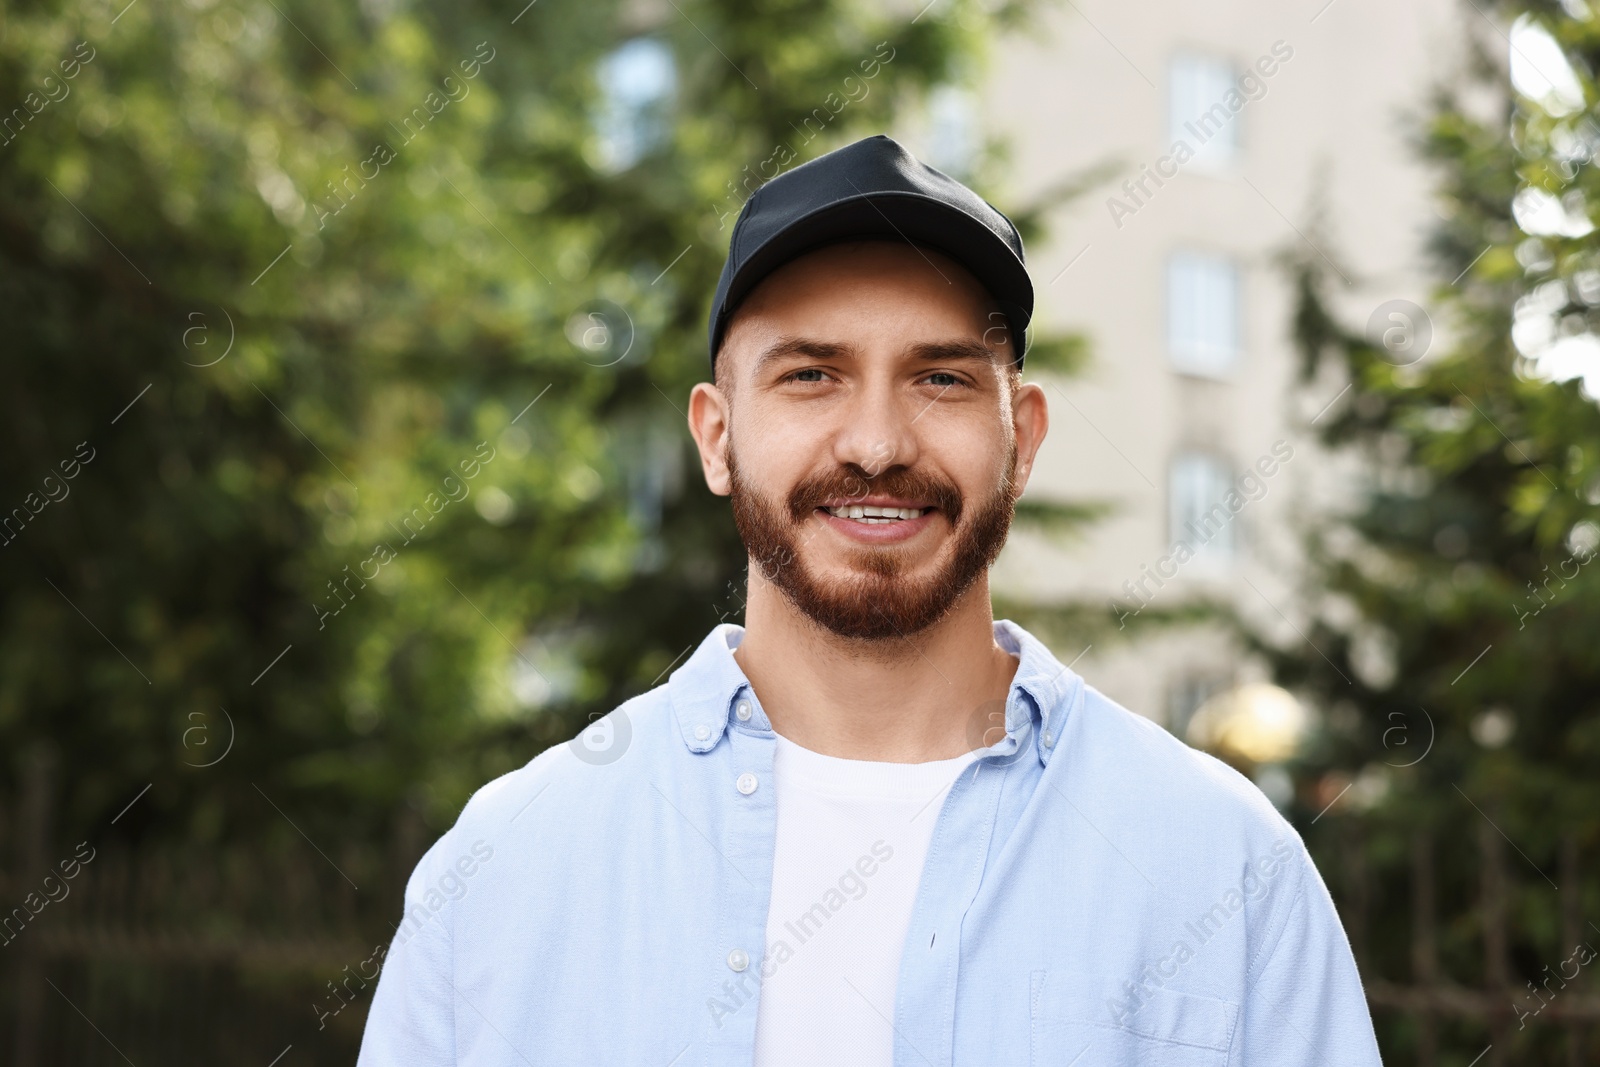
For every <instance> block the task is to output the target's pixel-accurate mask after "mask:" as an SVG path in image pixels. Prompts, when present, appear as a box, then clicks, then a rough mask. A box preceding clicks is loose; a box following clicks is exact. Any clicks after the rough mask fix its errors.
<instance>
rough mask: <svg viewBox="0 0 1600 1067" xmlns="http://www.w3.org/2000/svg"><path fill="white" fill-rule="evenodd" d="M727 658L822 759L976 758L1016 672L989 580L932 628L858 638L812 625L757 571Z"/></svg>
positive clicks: (770, 711) (771, 713) (775, 723)
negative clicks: (998, 632) (1000, 634)
mask: <svg viewBox="0 0 1600 1067" xmlns="http://www.w3.org/2000/svg"><path fill="white" fill-rule="evenodd" d="M734 657H735V659H737V660H738V662H739V666H740V667H741V668H742V669H743V670H744V673H745V677H747V678H749V679H750V685H751V687H752V688H753V689H754V690H755V692H756V696H757V697H759V698H760V700H761V706H762V708H763V709H764V710H765V711H766V713H767V717H768V718H769V719H770V720H771V721H772V727H773V729H774V730H776V731H777V732H778V733H779V734H781V735H782V736H784V737H786V738H788V739H789V740H790V741H793V742H794V743H795V744H797V745H800V746H801V747H802V748H808V749H811V750H812V751H813V752H820V753H822V754H823V755H827V756H838V757H842V758H844V759H859V760H875V761H879V762H884V763H923V762H927V761H929V760H938V759H953V758H955V757H956V756H960V755H962V754H963V753H966V752H970V751H972V749H973V748H974V747H976V746H977V745H979V744H981V743H983V742H980V741H978V740H977V739H978V738H979V737H981V735H982V733H983V731H984V730H985V729H987V728H988V727H990V726H993V725H995V724H996V723H998V722H999V721H1000V719H999V718H994V717H990V715H989V713H990V711H991V710H994V709H993V708H991V707H990V705H994V704H995V702H999V706H1003V705H1004V701H1005V699H1006V696H1007V694H1008V693H1009V692H1010V688H1011V680H1012V678H1013V677H1014V676H1015V675H1016V671H1017V666H1018V661H1017V659H1016V657H1014V656H1012V655H1011V654H1009V653H1008V652H1006V651H1005V650H1004V649H1002V648H1001V647H1000V646H999V645H997V644H996V643H995V640H994V615H993V609H992V608H991V607H990V604H989V578H988V575H987V574H984V575H981V576H980V577H979V579H978V580H977V581H975V582H974V583H973V584H972V588H970V589H968V590H967V591H966V593H964V594H963V595H962V596H961V598H960V599H959V600H958V601H957V602H956V603H955V605H954V606H953V607H952V609H951V610H950V612H949V613H948V614H946V615H945V617H944V618H942V619H940V620H939V621H938V622H936V623H934V624H933V625H932V626H930V627H928V628H927V629H925V630H923V631H921V632H919V633H915V634H909V635H907V636H904V637H891V638H889V639H887V640H884V641H864V640H859V639H855V638H847V637H840V636H839V635H837V634H834V633H832V632H830V631H827V630H824V629H823V628H821V627H820V626H818V625H816V624H815V623H814V622H812V621H811V620H810V619H809V618H808V617H806V616H805V615H803V614H801V613H800V611H799V610H798V609H796V608H795V606H794V605H793V604H792V603H790V602H789V599H788V598H787V597H785V596H784V595H783V593H782V592H781V591H780V590H779V589H778V588H777V587H776V586H774V585H773V584H772V583H770V582H768V581H766V580H765V579H763V578H762V577H761V570H760V568H759V567H757V566H752V567H751V568H750V590H749V597H748V599H747V600H746V603H745V634H744V639H743V641H742V642H740V644H739V647H738V649H737V650H736V651H735V653H734ZM974 723H979V725H978V726H977V727H976V729H975V728H974Z"/></svg>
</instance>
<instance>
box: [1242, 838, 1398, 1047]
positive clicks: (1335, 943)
mask: <svg viewBox="0 0 1600 1067" xmlns="http://www.w3.org/2000/svg"><path fill="white" fill-rule="evenodd" d="M1297 851H1298V852H1299V862H1298V863H1297V867H1298V872H1299V877H1298V879H1297V882H1298V885H1297V887H1296V889H1295V892H1294V895H1293V897H1292V898H1291V900H1290V903H1289V907H1288V909H1287V915H1286V917H1285V919H1284V920H1283V923H1282V927H1281V929H1280V931H1279V933H1278V935H1277V941H1276V943H1275V944H1274V945H1272V947H1271V948H1270V949H1267V950H1265V955H1264V956H1263V957H1262V959H1261V960H1260V961H1258V962H1257V963H1256V964H1254V965H1253V966H1252V967H1251V976H1250V984H1249V986H1248V991H1247V992H1246V994H1245V1003H1244V1008H1243V1011H1242V1013H1241V1016H1240V1021H1239V1034H1238V1037H1237V1039H1236V1040H1235V1041H1234V1043H1233V1048H1234V1053H1233V1056H1232V1057H1231V1058H1230V1059H1229V1061H1228V1062H1229V1064H1230V1067H1382V1060H1381V1059H1380V1058H1379V1055H1378V1041H1377V1036H1376V1035H1375V1034H1374V1033H1373V1030H1372V1015H1371V1013H1370V1012H1369V1011H1368V1009H1367V998H1366V994H1365V992H1364V991H1363V990H1362V988H1361V976H1360V975H1359V974H1358V973H1357V972H1356V961H1355V957H1354V956H1353V955H1352V954H1351V952H1350V942H1349V940H1348V939H1347V938H1346V937H1345V933H1344V927H1343V926H1342V925H1340V923H1339V915H1338V912H1337V911H1335V909H1334V906H1333V899H1332V898H1331V897H1330V896H1329V895H1328V887H1327V886H1326V885H1325V884H1324V883H1323V881H1322V876H1321V874H1319V873H1318V871H1317V868H1316V866H1315V864H1313V863H1312V862H1311V858H1310V857H1309V856H1308V855H1307V854H1306V853H1305V851H1304V849H1303V847H1302V848H1301V849H1299V850H1297Z"/></svg>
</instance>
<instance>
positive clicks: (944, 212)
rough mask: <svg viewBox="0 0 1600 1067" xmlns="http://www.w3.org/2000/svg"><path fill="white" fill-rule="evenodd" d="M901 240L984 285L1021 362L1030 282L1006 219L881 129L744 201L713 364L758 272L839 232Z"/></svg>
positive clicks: (716, 322) (723, 288)
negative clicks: (963, 270)
mask: <svg viewBox="0 0 1600 1067" xmlns="http://www.w3.org/2000/svg"><path fill="white" fill-rule="evenodd" d="M872 239H888V240H896V239H898V240H904V241H908V242H912V243H914V244H919V245H924V246H927V247H929V248H934V249H937V250H938V251H940V252H943V253H944V254H945V255H947V256H949V257H950V258H951V259H953V260H955V261H956V262H957V263H959V264H961V265H962V266H963V267H965V268H966V269H967V270H968V271H970V272H971V273H972V275H973V277H975V278H977V279H978V281H979V282H981V283H982V284H983V286H984V288H986V289H988V291H989V295H990V296H991V297H993V298H994V300H995V302H996V303H997V304H999V306H1000V309H1001V310H1002V312H1003V313H1004V314H1005V316H1006V319H1007V322H1008V324H1009V326H1010V328H1011V338H1012V346H1013V349H1014V351H1015V352H1016V354H1017V365H1018V366H1019V367H1020V366H1021V365H1022V356H1023V353H1024V351H1025V349H1026V348H1027V329H1028V322H1029V320H1030V319H1031V318H1032V317H1033V282H1032V281H1031V280H1030V279H1029V278H1028V270H1027V267H1026V266H1025V265H1024V259H1023V252H1022V237H1021V235H1020V234H1018V233H1017V228H1016V227H1015V226H1013V225H1012V224H1011V220H1010V219H1008V218H1006V217H1005V215H1003V214H1001V213H1000V211H999V210H998V209H997V208H995V207H994V206H993V205H992V204H990V203H989V202H988V201H986V200H984V199H983V197H981V196H979V195H978V194H977V193H975V192H973V191H972V190H971V189H968V188H967V187H966V186H965V185H962V184H961V183H960V182H958V181H956V180H955V179H954V178H952V177H950V176H949V175H948V174H945V173H943V172H942V171H938V170H935V169H934V168H932V167H930V166H928V165H927V164H926V163H923V162H920V161H919V160H918V159H917V158H916V157H914V156H913V155H912V154H911V153H910V152H907V151H906V150H905V149H904V148H903V147H902V146H901V145H900V144H899V143H897V142H896V141H895V140H894V139H892V138H890V137H885V136H883V135H882V134H879V135H878V136H876V137H868V138H866V139H864V140H860V141H857V142H855V143H854V144H850V145H846V146H845V147H843V148H840V149H837V150H835V151H833V152H829V153H828V154H827V155H825V156H818V157H817V158H816V159H813V160H811V161H810V162H808V163H803V164H801V165H800V166H798V167H796V168H794V169H793V170H791V171H789V172H787V173H785V174H780V175H778V176H777V177H776V178H773V179H772V180H771V181H769V182H767V183H766V184H765V185H763V186H761V188H759V189H757V190H756V192H755V195H754V196H752V197H750V199H749V200H747V201H745V205H744V210H742V211H740V212H739V219H738V221H737V222H735V223H734V226H733V238H732V240H730V241H729V243H728V261H727V262H726V263H724V264H723V266H722V277H721V278H720V279H719V280H718V281H717V295H716V298H715V299H714V300H713V301H712V303H711V331H710V332H711V338H710V339H711V363H712V367H713V368H715V366H716V360H717V349H718V348H720V347H721V346H722V338H723V334H724V333H725V332H726V330H727V328H728V322H729V320H730V319H731V318H732V317H733V312H734V310H735V309H736V308H737V307H738V306H739V303H740V302H741V301H742V300H744V298H745V297H747V296H749V295H750V291H751V290H753V289H754V288H755V287H756V286H757V285H758V284H759V283H760V282H761V280H762V279H763V278H765V277H766V276H767V275H769V274H771V273H772V272H773V271H775V270H777V269H778V268H779V267H781V266H783V265H784V264H785V263H788V262H789V261H790V260H793V259H797V258H799V257H800V256H803V255H805V254H806V253H807V252H813V251H816V250H817V249H819V248H822V247H824V246H825V245H831V244H838V243H839V242H841V241H860V240H872Z"/></svg>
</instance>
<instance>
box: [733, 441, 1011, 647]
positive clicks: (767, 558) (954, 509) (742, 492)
mask: <svg viewBox="0 0 1600 1067" xmlns="http://www.w3.org/2000/svg"><path fill="white" fill-rule="evenodd" d="M1016 468H1017V448H1016V443H1015V442H1014V441H1013V442H1011V444H1010V448H1009V453H1008V455H1007V457H1006V469H1005V474H1004V475H1003V476H1002V478H1001V479H1000V484H999V485H998V486H997V487H996V488H995V491H994V492H993V493H992V494H990V496H989V497H988V498H987V499H985V500H983V501H980V502H978V503H977V505H976V506H975V507H973V508H968V507H966V506H965V504H966V502H965V501H964V500H963V498H962V495H961V492H960V490H959V489H957V488H956V486H955V485H954V484H953V483H951V482H949V481H948V480H946V479H944V478H942V477H939V476H938V475H936V474H934V473H932V472H931V471H926V470H917V469H914V468H907V467H891V468H889V469H887V470H884V471H882V472H881V473H879V474H877V475H869V474H867V473H866V471H865V470H864V469H863V468H861V467H858V466H856V465H854V464H846V465H845V466H843V467H838V468H835V469H833V470H830V471H826V472H822V473H818V474H813V475H810V476H809V477H807V478H805V479H804V480H802V481H801V482H800V483H799V484H797V485H796V486H795V487H794V488H793V489H792V490H790V492H789V496H788V500H787V501H784V502H781V503H780V502H778V501H775V500H772V499H769V498H767V497H766V496H764V495H763V494H761V493H760V492H758V491H757V490H756V489H754V488H753V487H752V486H751V485H749V483H747V482H745V481H744V479H743V478H742V477H741V476H740V473H739V466H738V463H737V462H736V460H735V452H734V449H733V447H732V446H731V444H730V446H729V448H728V478H729V483H730V493H731V497H732V503H733V518H734V522H735V523H736V524H737V525H738V527H739V536H740V537H741V538H742V539H743V540H744V545H745V549H746V551H748V552H749V554H750V559H751V561H752V562H753V563H754V564H755V565H756V566H757V567H759V568H760V569H761V573H762V575H763V576H764V577H765V578H766V579H767V580H768V581H770V582H772V583H773V584H774V585H775V586H777V587H778V589H779V590H780V591H781V592H782V593H783V595H784V596H785V597H786V598H787V599H788V601H789V602H790V603H791V604H793V605H794V606H795V607H796V608H798V609H799V611H800V612H801V614H803V615H804V616H805V617H806V618H808V619H810V620H811V621H812V622H814V623H815V624H816V625H818V626H820V627H822V628H823V629H824V630H827V631H829V632H830V633H833V634H835V635H837V636H839V637H846V638H851V639H854V640H860V641H885V640H888V639H890V638H896V637H901V638H903V637H908V636H910V635H911V634H914V633H918V632H920V631H922V630H925V629H927V628H928V627H929V626H932V625H933V624H934V623H936V622H938V621H939V620H940V619H942V618H944V617H945V615H947V614H948V613H949V612H950V609H951V608H952V607H953V606H954V605H955V603H956V601H957V600H959V599H960V598H961V596H962V595H963V594H964V593H966V592H967V590H968V589H970V588H971V587H972V583H973V582H975V581H977V580H978V578H979V576H980V575H982V574H983V573H984V572H985V571H987V570H988V568H989V567H990V566H991V565H992V564H993V563H994V561H995V560H996V559H997V558H998V557H999V555H1000V549H1001V547H1002V546H1004V544H1005V541H1006V534H1007V533H1008V532H1009V531H1010V529H1011V520H1012V518H1013V516H1014V514H1015V510H1016V501H1017V495H1016V489H1015V475H1016ZM871 493H883V494H886V495H888V496H892V497H897V498H899V499H902V500H915V501H921V502H925V503H927V504H930V505H932V506H933V507H935V508H937V509H938V511H939V513H940V514H941V515H943V516H944V518H945V520H946V521H947V522H949V523H950V527H951V530H952V540H951V547H950V549H949V551H948V558H947V560H946V562H945V563H944V564H943V566H941V567H940V568H939V569H938V570H936V571H935V572H934V573H932V574H929V575H926V576H924V577H916V576H914V575H911V574H910V573H908V572H909V571H910V570H911V569H912V567H913V565H914V563H915V560H914V559H913V558H912V554H913V552H914V551H915V550H914V549H912V548H910V547H909V546H907V545H877V546H863V547H861V548H858V549H855V550H853V551H851V552H849V553H847V554H846V556H845V558H844V560H845V565H846V567H847V568H848V570H849V571H850V573H849V575H848V576H846V577H843V578H824V577H821V576H819V575H817V574H816V573H815V572H814V571H812V570H811V568H809V567H808V566H807V565H806V561H805V559H804V558H803V556H802V552H801V548H802V547H803V546H802V543H801V542H800V538H799V532H800V528H801V525H802V524H803V523H804V522H806V521H807V520H808V519H810V518H812V517H813V516H814V515H815V514H816V510H817V509H818V508H819V507H822V506H823V505H824V504H826V503H828V502H829V501H838V500H840V499H859V498H861V497H864V496H867V495H869V494H871Z"/></svg>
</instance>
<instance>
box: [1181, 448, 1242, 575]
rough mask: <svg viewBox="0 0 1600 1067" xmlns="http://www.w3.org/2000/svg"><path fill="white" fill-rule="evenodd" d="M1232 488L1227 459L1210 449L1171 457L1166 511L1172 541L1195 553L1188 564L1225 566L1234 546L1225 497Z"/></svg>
mask: <svg viewBox="0 0 1600 1067" xmlns="http://www.w3.org/2000/svg"><path fill="white" fill-rule="evenodd" d="M1232 488H1233V470H1232V467H1231V465H1230V464H1229V463H1228V461H1227V460H1225V459H1223V458H1222V457H1220V456H1216V455H1212V454H1211V453H1209V452H1182V453H1179V454H1178V455H1177V456H1176V457H1175V458H1174V459H1173V461H1172V472H1171V484H1170V488H1169V497H1168V502H1167V513H1168V516H1169V518H1170V521H1171V527H1172V528H1171V534H1172V541H1173V543H1174V544H1176V543H1177V542H1179V541H1182V542H1183V543H1184V544H1186V545H1188V546H1189V550H1190V551H1191V552H1192V553H1194V555H1193V558H1192V559H1191V560H1190V561H1189V563H1188V564H1187V566H1190V567H1201V568H1219V567H1226V566H1227V565H1228V564H1229V563H1231V562H1232V560H1233V556H1234V547H1235V540H1236V539H1235V534H1234V528H1233V515H1234V512H1233V511H1230V510H1229V508H1228V505H1227V503H1226V502H1225V500H1224V497H1226V496H1227V494H1228V492H1229V491H1230V490H1231V489H1232Z"/></svg>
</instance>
